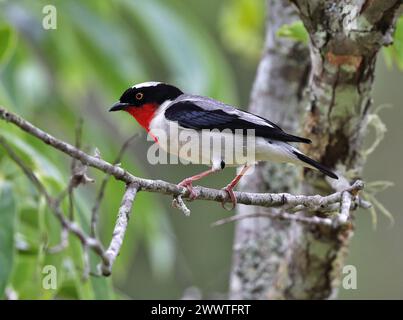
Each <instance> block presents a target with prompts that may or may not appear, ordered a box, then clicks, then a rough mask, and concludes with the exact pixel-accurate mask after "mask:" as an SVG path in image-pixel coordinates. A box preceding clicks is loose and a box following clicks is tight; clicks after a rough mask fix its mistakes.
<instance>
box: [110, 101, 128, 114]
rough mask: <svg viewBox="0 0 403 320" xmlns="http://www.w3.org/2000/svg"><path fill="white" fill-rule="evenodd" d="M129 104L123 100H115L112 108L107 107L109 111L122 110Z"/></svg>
mask: <svg viewBox="0 0 403 320" xmlns="http://www.w3.org/2000/svg"><path fill="white" fill-rule="evenodd" d="M128 105H129V104H128V103H124V102H120V101H118V102H116V103H115V104H114V105H113V106H112V108H110V109H109V112H111V111H119V110H123V109H125V108H126V107H127V106H128Z"/></svg>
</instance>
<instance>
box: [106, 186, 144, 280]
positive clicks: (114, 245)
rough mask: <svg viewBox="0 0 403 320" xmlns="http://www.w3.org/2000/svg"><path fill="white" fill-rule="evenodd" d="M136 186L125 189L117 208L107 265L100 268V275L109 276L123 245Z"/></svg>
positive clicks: (107, 252)
mask: <svg viewBox="0 0 403 320" xmlns="http://www.w3.org/2000/svg"><path fill="white" fill-rule="evenodd" d="M137 190H138V186H137V185H136V184H134V183H132V184H129V185H128V186H127V188H126V192H125V194H124V196H123V200H122V203H121V205H120V208H119V213H118V217H117V221H116V224H115V229H114V230H113V236H112V240H111V243H110V245H109V248H108V249H107V250H106V252H105V257H106V258H107V259H105V260H104V261H106V262H107V263H105V262H104V263H103V264H102V266H101V270H102V274H103V275H104V276H109V275H110V274H111V272H112V265H113V263H114V262H115V260H116V258H117V256H118V255H119V252H120V248H121V247H122V244H123V239H124V236H125V233H126V229H127V225H128V223H129V218H130V212H131V210H132V206H133V202H134V199H135V198H136V194H137Z"/></svg>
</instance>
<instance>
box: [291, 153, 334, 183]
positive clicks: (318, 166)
mask: <svg viewBox="0 0 403 320" xmlns="http://www.w3.org/2000/svg"><path fill="white" fill-rule="evenodd" d="M293 153H294V154H295V156H296V157H297V158H298V160H301V161H302V162H305V163H307V164H308V165H309V166H310V167H313V168H316V169H318V170H319V171H320V172H323V173H324V174H325V175H327V176H329V177H330V178H333V179H339V177H338V176H336V175H335V174H334V173H333V172H332V171H330V170H329V169H328V168H326V167H325V166H324V165H323V164H320V163H319V162H317V161H315V160H313V159H311V158H309V157H307V156H306V155H304V154H303V153H300V152H299V151H295V150H294V151H293Z"/></svg>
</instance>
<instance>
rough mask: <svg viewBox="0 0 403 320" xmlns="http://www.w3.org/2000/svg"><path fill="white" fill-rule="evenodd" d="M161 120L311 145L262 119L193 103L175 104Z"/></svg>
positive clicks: (191, 126)
mask: <svg viewBox="0 0 403 320" xmlns="http://www.w3.org/2000/svg"><path fill="white" fill-rule="evenodd" d="M165 117H166V118H167V119H168V120H170V121H176V122H178V124H179V125H180V126H182V127H184V128H189V129H195V130H202V129H209V130H213V129H217V130H220V131H222V130H231V131H232V132H235V130H236V129H238V130H239V129H242V130H243V133H244V134H246V133H247V132H246V130H247V129H254V130H255V136H257V137H263V138H267V139H273V140H279V141H284V142H303V143H311V140H309V139H306V138H302V137H298V136H293V135H291V134H288V133H286V132H284V131H283V130H282V129H281V128H280V127H279V126H277V125H275V124H274V123H272V122H270V121H268V120H266V119H264V118H261V117H258V116H256V115H254V114H251V113H249V112H245V111H240V110H237V109H234V108H231V109H229V107H227V106H226V109H212V108H205V107H201V106H199V105H197V104H196V103H195V102H193V101H178V102H174V103H173V104H172V105H170V106H169V107H168V108H167V109H166V110H165ZM254 120H256V121H254Z"/></svg>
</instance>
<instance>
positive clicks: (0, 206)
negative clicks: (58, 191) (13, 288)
mask: <svg viewBox="0 0 403 320" xmlns="http://www.w3.org/2000/svg"><path fill="white" fill-rule="evenodd" d="M16 211H17V209H16V205H15V200H14V195H13V192H12V189H11V186H10V184H8V183H2V184H0V298H1V297H2V296H3V295H4V290H5V289H6V286H7V283H8V281H9V279H10V275H11V272H12V270H13V264H14V229H15V218H16Z"/></svg>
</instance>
